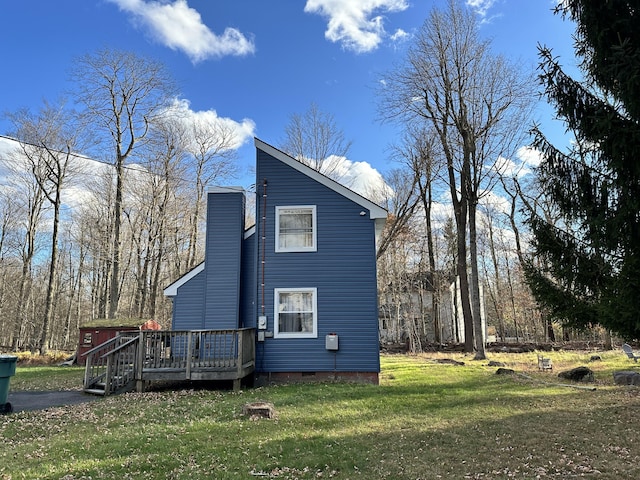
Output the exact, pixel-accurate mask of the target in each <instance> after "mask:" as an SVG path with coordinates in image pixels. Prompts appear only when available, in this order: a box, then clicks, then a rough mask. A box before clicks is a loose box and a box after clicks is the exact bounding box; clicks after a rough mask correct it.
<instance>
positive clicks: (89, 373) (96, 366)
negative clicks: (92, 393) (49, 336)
mask: <svg viewBox="0 0 640 480" xmlns="http://www.w3.org/2000/svg"><path fill="white" fill-rule="evenodd" d="M129 334H130V332H123V333H119V334H118V335H116V336H115V337H113V338H111V339H109V340H107V341H106V342H104V343H101V344H100V345H98V346H96V347H93V348H92V349H91V350H88V351H87V352H84V353H83V354H82V356H83V357H86V358H87V359H86V361H85V370H84V388H85V390H86V389H89V388H91V387H92V386H94V385H96V384H97V383H98V382H99V381H100V380H102V379H104V378H105V377H106V374H107V372H106V370H107V368H106V367H107V365H106V364H105V361H104V360H105V358H106V357H105V356H106V355H107V354H108V353H109V352H111V351H112V350H114V349H116V348H119V346H120V345H117V344H119V343H120V342H123V341H124V342H125V343H127V342H129V341H130V339H128V338H129ZM135 338H138V336H137V334H136V337H135ZM127 339H128V340H127ZM114 345H117V346H115V347H114ZM105 350H106V352H105V353H104V354H102V355H100V356H98V357H97V358H96V354H98V353H99V352H103V351H105Z"/></svg>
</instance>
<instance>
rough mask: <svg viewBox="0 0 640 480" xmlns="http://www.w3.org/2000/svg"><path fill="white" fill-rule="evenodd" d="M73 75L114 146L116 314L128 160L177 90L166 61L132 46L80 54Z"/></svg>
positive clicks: (97, 127)
mask: <svg viewBox="0 0 640 480" xmlns="http://www.w3.org/2000/svg"><path fill="white" fill-rule="evenodd" d="M72 78H73V79H74V80H75V81H76V84H77V90H76V94H77V99H78V101H79V103H80V104H81V105H82V106H83V107H84V111H83V113H84V116H85V119H86V120H87V124H88V125H91V126H92V128H93V129H94V132H95V133H96V135H97V136H98V137H99V140H100V141H101V142H102V144H103V145H105V146H108V147H109V149H110V150H111V152H112V153H111V154H110V155H109V158H110V161H111V163H112V164H113V165H114V167H115V170H116V189H115V198H114V204H113V208H114V214H113V222H114V223H113V252H112V260H111V264H112V267H111V270H112V274H111V280H110V282H111V283H110V288H109V308H108V312H107V315H108V317H109V318H115V317H116V316H117V313H118V302H119V298H120V283H121V280H122V279H121V278H120V275H121V273H120V253H121V248H122V247H121V227H122V210H123V192H124V178H125V175H124V166H125V163H126V162H127V160H128V159H129V158H130V157H131V156H132V155H133V154H134V151H135V148H136V147H137V146H138V144H139V143H140V142H141V141H142V140H143V139H145V137H146V136H147V133H148V131H149V122H151V121H152V120H153V119H154V118H155V116H156V115H158V114H159V113H161V112H162V111H164V109H165V107H166V106H167V105H168V102H169V99H170V97H171V96H172V95H173V94H174V87H173V81H172V80H171V79H170V78H169V76H168V74H167V72H166V70H165V68H164V66H163V65H162V64H161V63H158V62H155V61H153V60H150V59H147V58H142V57H140V56H138V55H135V54H133V53H130V52H122V51H115V50H108V49H105V50H101V51H98V52H96V53H94V54H90V55H86V56H83V57H80V58H79V59H78V60H77V61H76V64H75V68H74V70H73V74H72Z"/></svg>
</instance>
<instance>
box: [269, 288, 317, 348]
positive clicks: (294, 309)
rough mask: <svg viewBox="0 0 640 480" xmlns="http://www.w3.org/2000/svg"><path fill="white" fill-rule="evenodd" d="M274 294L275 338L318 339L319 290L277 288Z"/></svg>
mask: <svg viewBox="0 0 640 480" xmlns="http://www.w3.org/2000/svg"><path fill="white" fill-rule="evenodd" d="M274 292H275V298H274V304H275V313H274V319H275V322H274V324H275V328H274V330H275V331H274V337H275V338H317V337H318V305H317V293H318V292H317V289H315V288H276V289H275V290H274Z"/></svg>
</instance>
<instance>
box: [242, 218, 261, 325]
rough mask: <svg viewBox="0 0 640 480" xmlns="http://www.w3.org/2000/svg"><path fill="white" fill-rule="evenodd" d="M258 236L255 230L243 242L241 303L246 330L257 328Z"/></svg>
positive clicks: (243, 323) (246, 235)
mask: <svg viewBox="0 0 640 480" xmlns="http://www.w3.org/2000/svg"><path fill="white" fill-rule="evenodd" d="M257 237H258V236H257V234H256V233H255V229H252V230H251V232H248V233H247V234H245V237H244V240H243V242H242V276H241V302H240V321H241V326H242V327H246V328H255V327H256V318H257V317H256V315H257V313H256V312H257V311H256V303H257V298H258V296H257V295H258V293H257V292H258V285H257V278H256V273H257V268H258V263H259V262H258V261H256V259H257V258H258V257H257V255H258V254H257V251H256V248H257V241H258V238H257Z"/></svg>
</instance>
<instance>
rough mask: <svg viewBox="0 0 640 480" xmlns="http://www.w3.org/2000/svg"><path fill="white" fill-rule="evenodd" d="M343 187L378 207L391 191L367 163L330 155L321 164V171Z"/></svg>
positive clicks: (380, 176)
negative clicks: (376, 204)
mask: <svg viewBox="0 0 640 480" xmlns="http://www.w3.org/2000/svg"><path fill="white" fill-rule="evenodd" d="M325 170H326V171H327V172H330V173H326V174H327V175H328V176H329V177H331V178H333V179H335V180H336V181H337V182H338V183H341V184H342V185H344V186H345V187H347V188H349V189H350V190H353V191H354V192H356V193H357V194H359V195H362V196H363V197H365V198H367V199H369V200H371V201H372V202H374V203H378V204H380V205H382V204H384V203H385V200H386V197H388V196H389V195H391V193H392V192H391V189H390V188H389V186H388V185H387V184H386V182H385V181H384V178H382V175H380V172H378V171H377V170H376V169H375V168H373V167H372V166H371V165H370V164H369V163H367V162H354V161H352V160H349V159H347V158H345V157H339V156H337V155H331V156H329V157H327V158H326V159H325V160H324V162H323V171H325Z"/></svg>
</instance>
